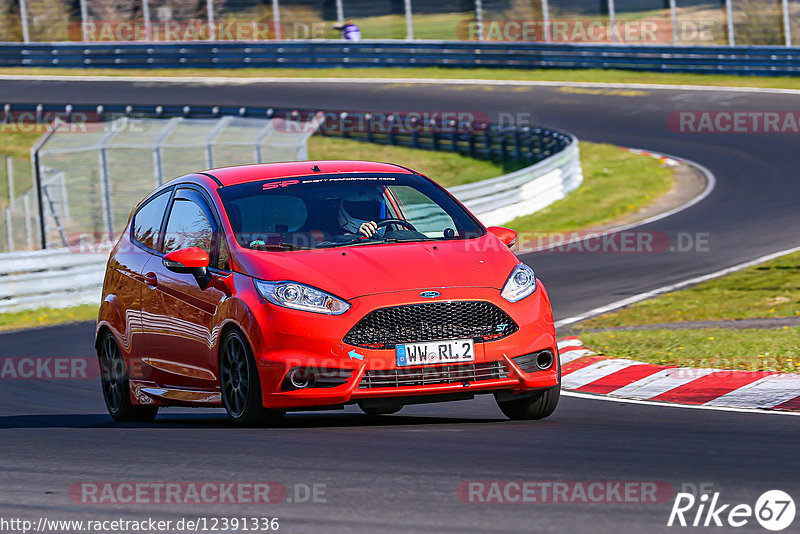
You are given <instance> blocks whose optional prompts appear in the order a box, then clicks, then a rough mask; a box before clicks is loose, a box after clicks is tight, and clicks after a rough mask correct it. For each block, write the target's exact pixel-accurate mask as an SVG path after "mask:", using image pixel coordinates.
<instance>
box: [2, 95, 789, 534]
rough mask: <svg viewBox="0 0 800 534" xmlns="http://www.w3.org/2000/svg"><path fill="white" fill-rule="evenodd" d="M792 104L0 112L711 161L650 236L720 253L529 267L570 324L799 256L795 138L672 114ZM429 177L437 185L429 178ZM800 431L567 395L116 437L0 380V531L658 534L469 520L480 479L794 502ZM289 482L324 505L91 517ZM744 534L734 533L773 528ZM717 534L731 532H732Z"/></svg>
mask: <svg viewBox="0 0 800 534" xmlns="http://www.w3.org/2000/svg"><path fill="white" fill-rule="evenodd" d="M797 100H798V97H797V96H794V95H789V94H766V93H750V92H730V91H724V90H717V91H689V90H677V89H668V90H665V89H637V90H617V89H602V88H591V89H587V88H575V87H566V88H559V87H514V86H510V87H509V86H505V87H492V86H481V85H478V86H466V85H465V86H452V85H445V86H442V85H411V84H404V83H395V82H391V83H386V84H357V83H353V84H341V83H336V84H333V83H331V84H326V83H324V82H322V81H320V82H317V83H313V84H310V83H298V82H285V83H283V82H282V83H276V82H271V83H260V84H259V83H254V84H243V85H235V86H220V85H204V84H179V85H175V84H169V85H165V84H157V83H149V82H148V83H145V82H124V81H120V82H97V81H95V82H74V81H72V82H61V81H57V82H44V81H39V82H35V81H34V82H32V81H25V82H20V81H7V80H3V81H0V101H3V102H12V103H13V102H26V103H39V102H47V103H73V104H75V103H87V104H97V103H105V104H114V103H121V104H127V103H137V104H153V105H157V104H189V105H200V104H202V105H226V104H233V105H258V106H276V107H302V108H321V109H325V108H334V109H352V110H364V111H369V110H371V111H397V110H400V111H408V110H416V111H422V110H427V111H441V110H447V111H468V112H474V113H484V114H488V115H489V116H492V117H496V116H497V114H499V113H501V112H508V113H528V112H530V113H531V114H532V118H533V121H534V122H536V123H541V124H546V125H548V126H550V127H554V128H560V129H564V130H567V131H569V132H571V133H573V134H575V135H577V136H578V137H579V138H580V139H585V140H591V141H603V142H612V143H617V144H620V145H624V146H629V147H639V148H646V149H649V150H654V151H660V152H664V153H668V154H672V155H675V156H678V157H682V158H687V159H690V160H693V161H696V162H698V163H700V164H702V165H704V166H705V167H707V168H708V169H710V170H711V171H712V172H713V173H714V175H715V176H716V178H717V185H716V188H715V189H714V191H713V192H712V193H711V194H710V195H709V196H708V197H707V198H706V199H705V200H703V201H702V202H700V203H698V204H697V205H695V206H693V207H691V208H689V209H687V210H685V211H683V212H680V213H678V214H676V215H673V216H671V217H669V218H666V219H663V220H661V221H657V222H654V223H651V224H649V225H647V226H646V227H644V228H640V229H639V230H647V231H653V232H664V233H665V234H666V235H668V236H670V237H672V238H673V239H674V236H676V235H677V234H678V233H685V234H687V235H692V236H694V235H698V234H701V235H707V236H708V240H709V241H708V242H709V248H708V250H700V251H691V252H681V251H672V252H669V251H667V252H662V253H650V254H647V253H642V254H620V253H594V254H590V253H569V254H568V253H536V254H530V255H525V256H524V257H523V259H524V261H526V262H528V263H531V264H532V265H533V266H534V267H535V269H536V271H537V275H538V276H539V277H540V278H541V279H542V280H544V283H545V284H546V286H547V288H548V290H549V291H550V294H551V296H552V298H553V303H554V309H555V313H556V316H557V318H560V319H563V318H566V317H570V316H572V315H576V314H579V313H581V312H584V311H586V310H589V309H592V308H594V307H597V306H601V305H605V304H608V303H610V302H613V301H616V300H619V299H621V298H625V297H628V296H631V295H635V294H638V293H641V292H644V291H648V290H652V289H655V288H657V287H661V286H663V285H666V284H670V283H674V282H679V281H681V280H685V279H688V278H692V277H694V276H698V275H702V274H707V273H710V272H713V271H716V270H719V269H721V268H725V267H729V266H732V265H735V264H738V263H741V262H743V261H747V260H751V259H754V258H756V257H759V256H761V255H764V254H767V253H771V252H775V251H778V250H782V249H786V248H789V247H791V246H796V245H797V244H798V242H800V238H799V237H798V236H799V235H800V215H799V213H800V210H798V207H799V206H800V185H799V184H798V179H797V178H798V170H797V169H798V168H800V167H799V166H798V163H800V151H798V150H797V149H796V146H797V142H796V135H792V134H757V133H753V134H732V133H728V134H687V133H679V132H673V131H671V130H670V129H669V127H668V125H667V117H668V116H669V115H670V113H672V112H676V111H689V110H691V111H705V110H709V111H711V110H729V111H731V110H740V111H751V112H754V111H771V110H776V111H781V110H792V109H793V108H795V107H796V105H797ZM434 178H435V177H434ZM92 333H93V329H92V325H91V324H78V325H69V326H62V327H53V328H45V329H39V330H35V331H29V332H20V333H11V334H4V335H2V336H0V346H2V349H1V351H0V352H2V355H3V356H29V357H34V358H37V357H44V356H52V355H54V354H55V355H60V356H88V355H90V354H91V350H92V347H91V344H92ZM798 430H800V420H798V418H797V417H791V416H780V415H764V414H751V413H736V412H721V411H706V410H692V409H686V408H678V407H670V406H649V405H648V406H645V405H635V404H626V403H621V402H613V401H602V400H588V399H578V398H572V397H562V402H561V404H560V406H559V408H558V410H557V411H556V413H555V414H554V415H553V416H552V417H550V418H549V419H547V420H545V421H542V422H537V423H518V422H513V423H512V422H507V421H504V420H503V418H502V416H501V414H500V412H499V411H498V410H497V408H496V407H495V406H494V403H493V401H492V400H491V399H490V398H487V397H478V398H476V400H474V401H468V402H459V403H453V404H443V405H429V406H415V407H407V408H406V409H404V410H403V412H401V414H399V415H396V416H391V417H385V418H380V419H377V420H372V421H370V420H368V419H366V418H364V417H362V416H360V415H359V414H358V413H357V411H355V410H352V409H348V410H346V411H345V412H334V413H324V414H320V413H315V414H296V415H290V417H289V419H288V423H287V424H286V425H285V426H283V427H281V428H275V429H259V430H251V429H236V428H232V427H230V425H228V423H227V422H226V420H225V418H224V416H223V415H222V414H221V413H220V412H219V411H216V412H200V411H195V410H174V411H169V410H168V411H164V412H163V415H160V416H159V418H158V419H157V420H156V422H155V423H153V424H149V425H113V424H111V422H110V419H109V418H108V417H107V416H106V415H105V410H104V406H103V402H102V397H101V395H100V392H99V388H98V385H97V383H96V381H94V380H72V381H45V380H42V381H38V380H5V379H4V380H2V382H0V450H2V455H0V469H2V473H3V476H2V480H0V516H2V517H15V516H26V517H33V518H38V517H40V516H47V517H50V518H55V517H72V518H80V519H89V518H101V517H102V518H111V517H117V516H120V515H122V516H123V517H129V518H143V517H146V516H148V515H149V516H158V517H163V518H172V519H175V518H179V517H182V516H223V515H224V516H233V515H238V516H242V515H254V514H257V515H264V514H267V515H270V516H278V517H280V518H281V520H282V523H281V530H283V531H286V532H400V531H408V532H420V531H428V532H439V531H453V532H455V531H459V532H532V531H537V532H538V531H542V532H556V531H559V532H564V531H566V532H632V533H633V532H636V533H639V532H661V531H669V530H673V529H669V528H667V527H666V522H667V519H668V517H669V510H670V506H671V501H668V502H661V503H654V504H614V503H595V504H583V503H572V504H516V505H514V504H474V503H463V502H461V501H460V500H459V499H458V498H457V495H456V488H457V487H458V485H459V484H460V483H461V482H464V481H472V480H536V481H576V480H578V481H591V480H612V481H661V482H665V483H668V484H670V485H671V486H672V487H673V488H675V489H676V490H679V489H680V488H681V486H682V485H683V484H695V485H699V484H712V485H713V488H714V491H720V492H721V497H720V498H721V500H722V501H724V502H726V503H728V502H730V503H739V502H746V503H749V504H751V505H752V504H754V503H755V500H756V498H757V497H758V495H759V494H760V493H762V492H763V491H765V490H768V489H782V490H784V491H787V492H789V493H790V494H792V495H793V496H794V497H795V499H797V498H800V478H799V477H798V476H797V473H800V455H798V452H800V451H798V445H797V435H798ZM89 480H94V481H125V480H138V481H200V480H207V481H252V480H257V481H265V480H267V481H277V482H281V483H283V484H284V485H286V486H290V487H291V485H293V484H325V485H326V498H327V502H325V503H316V504H297V503H283V504H276V505H272V506H269V507H266V508H264V507H252V506H244V505H239V506H235V507H233V506H229V505H212V506H198V505H191V504H186V505H160V506H152V505H150V506H148V505H132V504H128V505H123V504H120V505H117V506H105V505H103V506H99V505H95V506H87V505H83V504H78V503H75V502H73V501H71V500H70V498H69V496H68V489H69V487H70V486H71V485H72V484H74V483H77V482H82V481H89ZM750 523H751V525H749V526H748V527H745V528H744V529H739V530H745V531H749V530H758V529H759V528H760V527H758V526H757V525H755V527H754V526H753V523H754V522H753V521H751V522H750ZM718 530H719V529H718Z"/></svg>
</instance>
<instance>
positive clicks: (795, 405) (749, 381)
mask: <svg viewBox="0 0 800 534" xmlns="http://www.w3.org/2000/svg"><path fill="white" fill-rule="evenodd" d="M558 351H559V355H560V357H561V377H562V378H561V387H562V388H563V389H566V390H569V391H575V392H579V393H590V394H601V395H609V396H613V397H622V398H626V399H636V400H647V401H655V402H659V401H660V402H672V403H677V404H689V405H695V406H698V405H699V406H707V407H726V408H756V409H767V410H785V411H798V412H800V374H796V373H777V372H771V371H733V370H726V369H694V368H690V367H675V366H665V365H652V364H648V363H642V362H637V361H634V360H628V359H623V358H611V357H608V356H601V355H599V354H596V353H594V352H592V351H590V350H588V349H586V348H585V347H584V346H583V345H582V343H581V340H580V339H578V338H576V337H570V338H565V339H563V340H561V341H559V342H558Z"/></svg>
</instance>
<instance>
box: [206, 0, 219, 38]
mask: <svg viewBox="0 0 800 534" xmlns="http://www.w3.org/2000/svg"><path fill="white" fill-rule="evenodd" d="M206 16H207V18H208V40H209V41H215V40H216V39H217V28H216V26H214V0H206Z"/></svg>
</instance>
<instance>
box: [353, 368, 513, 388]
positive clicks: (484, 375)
mask: <svg viewBox="0 0 800 534" xmlns="http://www.w3.org/2000/svg"><path fill="white" fill-rule="evenodd" d="M506 377H508V367H506V364H505V362H482V363H475V364H468V365H464V364H453V365H442V366H437V367H422V368H417V369H392V370H390V371H366V372H365V373H364V376H363V377H362V379H361V383H360V384H359V385H358V387H359V389H374V388H402V387H410V386H428V385H433V384H453V383H459V382H480V381H481V380H497V379H499V378H506Z"/></svg>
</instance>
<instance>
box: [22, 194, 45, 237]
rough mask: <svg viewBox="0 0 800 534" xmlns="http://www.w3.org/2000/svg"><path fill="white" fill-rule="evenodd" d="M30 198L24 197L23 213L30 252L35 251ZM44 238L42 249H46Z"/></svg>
mask: <svg viewBox="0 0 800 534" xmlns="http://www.w3.org/2000/svg"><path fill="white" fill-rule="evenodd" d="M29 199H30V196H29V195H25V196H23V197H22V212H23V215H24V217H25V240H26V241H27V243H28V250H33V229H32V228H31V203H30V200H29ZM42 235H44V223H42ZM44 248H45V246H44V237H43V238H42V249H44Z"/></svg>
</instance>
